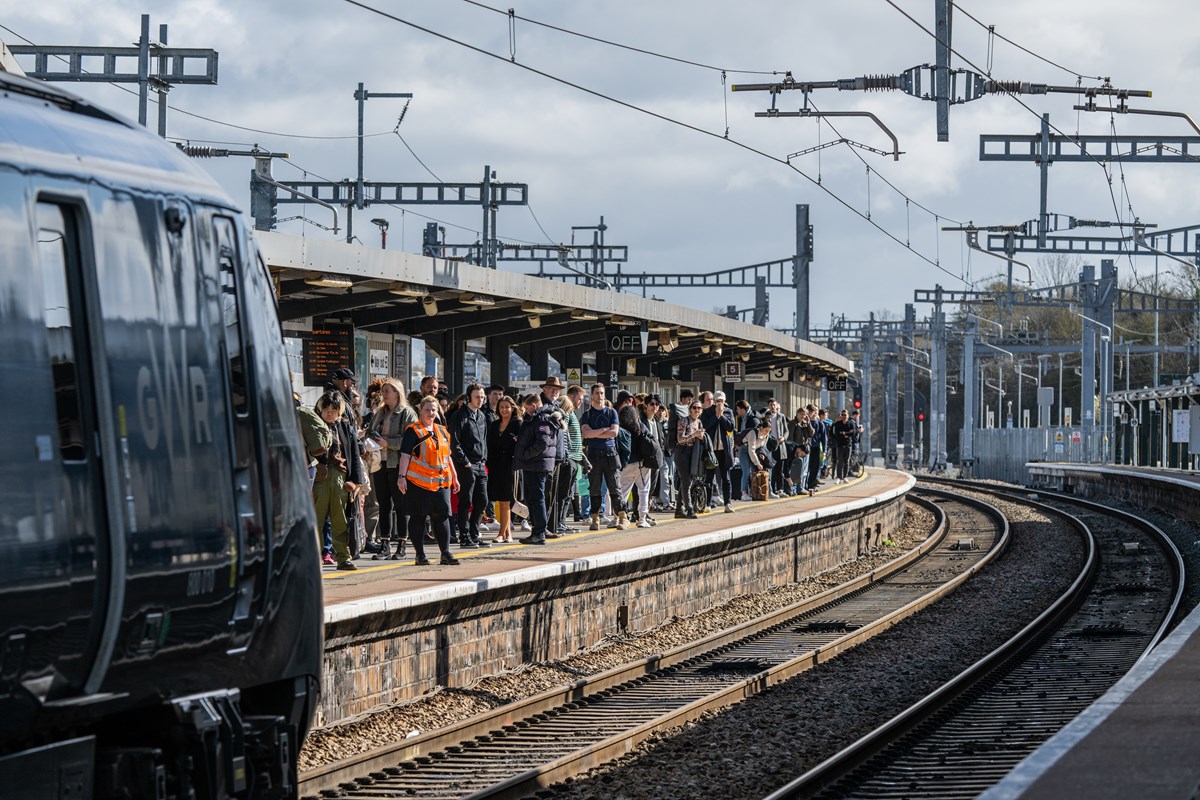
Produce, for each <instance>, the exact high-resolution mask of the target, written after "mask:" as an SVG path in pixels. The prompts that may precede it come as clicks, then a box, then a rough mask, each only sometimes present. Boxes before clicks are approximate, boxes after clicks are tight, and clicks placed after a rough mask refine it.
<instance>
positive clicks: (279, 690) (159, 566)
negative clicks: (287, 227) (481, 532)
mask: <svg viewBox="0 0 1200 800" xmlns="http://www.w3.org/2000/svg"><path fill="white" fill-rule="evenodd" d="M0 385H3V386H4V387H5V392H6V394H7V397H8V400H7V401H5V402H4V403H3V410H2V411H0V446H2V447H3V448H4V452H3V457H2V458H0V564H2V566H0V609H2V610H3V611H4V615H3V616H4V619H3V620H0V796H3V797H5V798H10V799H11V798H38V799H39V800H41V799H42V798H60V797H61V798H68V797H69V798H83V800H87V799H88V798H96V799H97V800H108V799H109V798H151V799H152V800H158V799H160V798H161V799H163V800H167V799H179V800H184V799H186V800H208V799H209V798H212V799H220V798H287V797H295V796H296V794H297V791H298V789H297V775H296V756H297V753H298V751H299V748H300V745H301V743H302V741H303V739H304V736H305V735H306V734H307V731H308V728H309V726H310V724H311V719H312V713H313V710H314V708H315V705H316V702H317V699H318V692H319V690H320V674H321V660H322V650H323V642H322V602H321V591H322V589H321V575H320V569H321V568H320V562H319V557H320V553H319V548H318V545H317V534H316V520H315V518H314V513H313V505H312V501H311V496H310V493H309V484H308V475H307V468H308V459H307V456H306V454H305V451H304V446H303V441H302V439H301V436H300V434H299V431H298V425H297V419H296V407H295V400H294V398H293V394H292V387H291V380H290V375H289V373H288V367H287V359H286V355H285V352H284V346H283V340H282V334H281V330H280V325H279V320H278V314H277V311H276V299H275V292H274V288H273V284H272V279H271V276H270V273H269V271H268V269H267V268H266V266H265V264H264V262H263V260H262V258H261V257H260V256H259V255H258V253H257V250H256V247H255V243H254V239H253V235H252V233H251V231H250V230H249V228H248V227H247V225H246V224H245V222H244V220H243V217H242V215H241V213H240V211H239V210H238V209H237V207H236V206H235V205H234V203H233V202H232V201H231V200H230V199H229V198H228V197H227V196H226V195H225V193H224V192H223V191H222V190H221V189H220V187H219V186H217V185H216V183H215V182H214V181H213V180H212V179H211V178H210V177H209V176H208V175H206V174H205V173H204V172H203V171H201V170H200V169H199V168H197V167H196V166H195V165H194V164H193V163H191V162H190V161H189V160H188V159H187V158H186V157H185V156H183V155H182V154H180V153H179V152H178V151H177V149H176V148H174V147H172V146H171V145H169V144H168V143H166V142H164V141H163V140H161V139H158V138H157V137H155V136H153V135H152V134H151V133H149V132H147V131H146V130H144V129H143V128H142V127H141V126H139V125H136V124H134V123H132V122H129V121H127V120H125V119H123V118H121V117H120V116H118V115H115V114H112V113H109V112H107V111H104V110H102V109H101V108H99V107H97V106H95V105H93V104H91V103H89V102H87V101H86V100H84V99H81V98H80V97H78V96H75V95H73V94H71V93H69V92H67V91H63V90H60V89H59V88H57V87H54V86H51V85H48V84H45V83H42V82H37V81H32V80H28V79H26V78H24V77H22V76H18V75H15V74H9V73H4V72H0Z"/></svg>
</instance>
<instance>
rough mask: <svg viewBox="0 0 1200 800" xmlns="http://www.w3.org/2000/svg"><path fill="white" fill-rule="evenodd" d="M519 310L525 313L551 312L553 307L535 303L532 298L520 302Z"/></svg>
mask: <svg viewBox="0 0 1200 800" xmlns="http://www.w3.org/2000/svg"><path fill="white" fill-rule="evenodd" d="M521 310H522V311H524V312H525V313H526V314H553V313H554V308H553V307H552V306H548V305H546V304H545V303H535V302H533V301H532V300H526V301H525V302H524V303H521Z"/></svg>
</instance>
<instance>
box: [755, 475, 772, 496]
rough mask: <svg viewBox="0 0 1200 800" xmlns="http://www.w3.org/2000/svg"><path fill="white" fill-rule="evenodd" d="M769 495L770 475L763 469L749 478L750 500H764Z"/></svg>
mask: <svg viewBox="0 0 1200 800" xmlns="http://www.w3.org/2000/svg"><path fill="white" fill-rule="evenodd" d="M770 493H771V473H770V472H768V471H767V470H765V469H760V470H759V471H758V472H756V473H754V474H753V475H751V476H750V499H751V500H766V499H767V497H768V496H770Z"/></svg>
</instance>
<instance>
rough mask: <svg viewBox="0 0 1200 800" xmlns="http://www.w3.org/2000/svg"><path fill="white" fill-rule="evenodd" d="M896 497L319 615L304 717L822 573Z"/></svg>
mask: <svg viewBox="0 0 1200 800" xmlns="http://www.w3.org/2000/svg"><path fill="white" fill-rule="evenodd" d="M903 503H904V498H903V495H901V496H898V497H895V498H893V499H891V500H887V501H885V502H882V503H880V504H878V505H875V506H872V507H870V508H867V509H863V510H856V511H852V512H847V513H845V514H841V515H833V516H830V517H827V518H822V519H818V520H812V521H808V522H805V523H802V524H794V525H787V526H784V527H780V528H776V529H772V530H769V531H765V532H762V533H756V534H752V535H747V536H744V537H741V538H737V539H735V540H733V541H732V542H731V541H728V540H726V541H722V542H721V543H719V544H712V543H709V544H701V545H699V546H696V547H695V548H693V549H688V550H686V551H684V552H677V553H672V554H670V555H660V556H655V557H648V558H644V559H641V560H638V561H636V562H626V563H622V564H618V565H612V566H607V567H601V568H596V569H592V570H589V571H587V572H583V573H578V572H577V573H573V574H568V575H564V576H561V577H556V578H551V579H543V580H540V581H536V582H526V583H521V584H518V585H513V586H505V587H502V588H495V589H486V590H484V591H482V592H479V593H476V594H472V595H468V596H462V597H456V598H451V599H449V600H446V599H443V600H439V601H438V602H437V603H435V604H425V605H414V606H412V607H408V608H401V609H396V610H393V611H388V612H381V613H377V614H372V615H369V616H361V617H357V618H355V619H352V620H344V621H339V622H332V623H328V624H327V625H326V631H325V665H324V676H323V677H324V680H323V684H324V691H323V693H322V698H321V705H320V706H319V708H318V712H317V716H316V720H315V724H316V725H318V726H320V725H327V724H330V723H333V722H337V721H340V720H344V719H346V718H349V717H352V716H354V715H357V714H360V713H363V712H366V711H370V710H371V709H373V708H376V707H378V706H380V705H384V704H388V703H394V702H397V701H400V700H405V699H408V698H413V697H417V696H419V695H421V694H424V693H426V692H429V691H431V690H433V689H435V688H437V687H462V686H468V685H470V684H471V683H472V682H474V681H476V680H478V679H479V678H482V677H484V676H487V675H491V674H495V673H498V672H502V671H504V670H508V669H512V668H514V667H518V666H520V665H522V664H528V663H534V662H540V661H547V660H552V659H559V658H564V657H566V656H569V655H571V654H572V653H575V652H578V651H579V650H581V649H583V648H586V647H589V646H591V645H594V644H596V643H598V642H600V641H601V640H602V639H603V638H604V637H605V636H607V635H610V634H616V633H621V632H622V631H628V632H636V631H643V630H647V629H650V628H653V627H655V626H657V625H660V624H662V623H664V622H667V621H669V620H670V619H671V618H672V617H677V616H678V617H683V616H688V615H690V614H695V613H698V612H701V611H704V610H706V609H709V608H712V607H713V606H715V605H719V604H720V603H723V602H725V601H727V600H730V599H732V598H734V597H736V596H738V595H742V594H749V593H754V592H762V591H765V590H767V589H770V588H772V587H776V586H783V585H786V584H789V583H793V582H795V581H797V580H799V579H800V578H805V577H808V576H811V575H815V574H817V573H819V572H823V571H825V570H827V569H830V568H833V567H836V566H838V565H840V564H843V563H845V562H847V561H850V560H853V559H855V558H857V557H858V556H859V555H861V554H862V553H863V552H864V551H865V550H867V549H868V548H869V547H872V546H876V545H878V544H879V542H880V540H881V539H883V538H888V537H889V536H890V535H891V533H892V532H893V531H895V530H896V528H897V527H898V525H899V524H900V521H901V519H902V517H903V510H904V506H903Z"/></svg>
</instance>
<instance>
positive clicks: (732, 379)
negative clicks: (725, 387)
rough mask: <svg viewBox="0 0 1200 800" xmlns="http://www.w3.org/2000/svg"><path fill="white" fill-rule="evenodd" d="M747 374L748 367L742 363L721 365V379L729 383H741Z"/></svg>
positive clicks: (727, 362)
mask: <svg viewBox="0 0 1200 800" xmlns="http://www.w3.org/2000/svg"><path fill="white" fill-rule="evenodd" d="M745 374H746V365H745V364H743V363H742V362H741V361H726V362H725V363H723V364H721V379H722V380H724V381H726V382H727V383H740V382H741V380H742V377H743V376H744V375H745Z"/></svg>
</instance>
